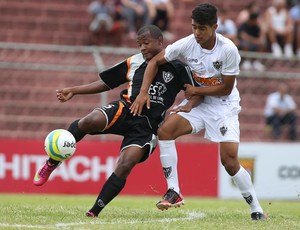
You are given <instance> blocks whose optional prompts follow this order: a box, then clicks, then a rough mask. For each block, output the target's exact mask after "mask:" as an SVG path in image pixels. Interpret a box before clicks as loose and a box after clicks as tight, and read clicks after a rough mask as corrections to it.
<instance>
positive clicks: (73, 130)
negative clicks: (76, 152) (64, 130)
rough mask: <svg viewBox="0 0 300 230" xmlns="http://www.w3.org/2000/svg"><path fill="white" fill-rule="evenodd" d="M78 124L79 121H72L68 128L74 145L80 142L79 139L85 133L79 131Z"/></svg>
mask: <svg viewBox="0 0 300 230" xmlns="http://www.w3.org/2000/svg"><path fill="white" fill-rule="evenodd" d="M78 122H79V120H76V121H74V122H73V123H71V125H70V126H69V128H68V131H69V132H70V133H72V134H73V136H74V137H75V140H76V143H77V142H79V141H81V139H82V138H83V137H84V136H85V135H86V133H85V132H83V131H82V130H80V129H79V127H78Z"/></svg>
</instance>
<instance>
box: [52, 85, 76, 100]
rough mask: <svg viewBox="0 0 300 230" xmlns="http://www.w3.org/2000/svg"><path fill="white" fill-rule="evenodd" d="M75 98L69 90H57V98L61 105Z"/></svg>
mask: <svg viewBox="0 0 300 230" xmlns="http://www.w3.org/2000/svg"><path fill="white" fill-rule="evenodd" d="M73 96H74V94H73V93H72V92H71V91H70V90H68V88H64V89H60V90H56V97H57V99H58V100H59V101H60V102H61V103H63V102H66V101H68V100H70V99H71V98H72V97H73Z"/></svg>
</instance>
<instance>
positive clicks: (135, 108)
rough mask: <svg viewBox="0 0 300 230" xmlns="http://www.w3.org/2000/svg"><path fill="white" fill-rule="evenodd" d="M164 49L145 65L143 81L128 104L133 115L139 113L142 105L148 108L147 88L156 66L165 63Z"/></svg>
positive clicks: (156, 68)
mask: <svg viewBox="0 0 300 230" xmlns="http://www.w3.org/2000/svg"><path fill="white" fill-rule="evenodd" d="M164 55H165V51H164V50H163V51H161V52H160V53H158V54H157V55H155V56H154V57H153V58H152V59H151V60H150V61H149V62H148V65H147V68H146V70H145V73H144V78H143V83H142V86H141V89H140V93H139V94H138V96H137V97H136V99H135V100H134V102H133V103H132V105H131V106H130V110H131V113H133V115H134V116H135V115H141V113H142V110H143V107H144V105H145V104H146V106H147V108H148V109H150V98H149V95H148V90H149V87H150V85H151V83H152V82H153V80H154V77H155V75H156V74H157V71H158V66H159V65H162V64H164V63H166V62H167V61H166V59H165V58H164Z"/></svg>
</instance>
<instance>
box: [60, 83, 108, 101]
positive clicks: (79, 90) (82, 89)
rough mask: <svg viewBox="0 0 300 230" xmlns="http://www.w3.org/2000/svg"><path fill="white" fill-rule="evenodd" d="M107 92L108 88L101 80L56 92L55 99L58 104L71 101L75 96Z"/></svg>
mask: <svg viewBox="0 0 300 230" xmlns="http://www.w3.org/2000/svg"><path fill="white" fill-rule="evenodd" d="M108 90H110V88H109V87H108V86H107V85H106V84H105V83H104V82H103V81H102V80H99V81H95V82H93V83H90V84H86V85H79V86H74V87H67V88H63V89H60V90H56V97H57V99H58V100H59V101H60V102H66V101H68V100H70V99H72V97H73V96H75V95H76V94H96V93H101V92H104V91H108Z"/></svg>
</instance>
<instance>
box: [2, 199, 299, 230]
mask: <svg viewBox="0 0 300 230" xmlns="http://www.w3.org/2000/svg"><path fill="white" fill-rule="evenodd" d="M95 198H96V196H73V195H68V196H66V195H61V196H60V195H21V194H1V195H0V229H76V230H77V229H114V230H115V229H122V230H124V229H130V230H133V229H155V230H158V229H172V230H174V229H204V230H209V229H213V230H216V229H222V230H227V229H228V230H234V229H247V230H249V229H272V230H277V229H278V230H283V229H300V214H299V210H300V202H299V201H273V202H271V201H262V202H261V204H262V206H263V208H264V210H265V212H266V213H267V214H268V216H269V219H268V221H251V219H250V214H249V207H248V205H247V204H246V203H245V202H244V201H243V200H242V199H241V200H218V199H207V198H195V197H185V202H186V204H185V205H184V206H182V207H181V208H176V209H175V208H170V209H169V210H167V211H160V210H158V209H157V208H156V207H155V203H156V202H157V201H158V200H159V197H143V196H118V197H117V198H115V200H113V201H112V202H111V203H110V204H109V205H107V207H105V209H103V211H102V212H101V213H100V215H99V217H98V218H87V217H85V215H84V214H85V212H86V211H87V210H88V209H89V208H90V207H91V206H92V205H93V203H94V201H95Z"/></svg>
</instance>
